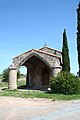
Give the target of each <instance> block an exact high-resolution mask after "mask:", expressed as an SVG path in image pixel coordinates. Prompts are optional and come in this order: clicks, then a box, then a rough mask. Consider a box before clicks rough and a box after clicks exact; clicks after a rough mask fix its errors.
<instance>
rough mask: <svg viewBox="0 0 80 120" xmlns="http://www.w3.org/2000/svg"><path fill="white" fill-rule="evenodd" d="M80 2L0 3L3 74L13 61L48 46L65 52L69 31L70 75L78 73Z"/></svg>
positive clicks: (24, 0) (1, 0) (16, 0)
mask: <svg viewBox="0 0 80 120" xmlns="http://www.w3.org/2000/svg"><path fill="white" fill-rule="evenodd" d="M78 3H79V0H0V73H2V71H3V70H4V69H5V68H7V67H8V66H9V65H10V64H11V63H12V58H14V57H15V56H17V55H19V54H21V53H23V52H26V51H27V50H30V49H32V48H35V49H38V48H41V47H43V46H44V44H45V42H46V43H47V45H48V46H49V47H52V48H55V49H58V50H62V41H63V31H64V28H65V29H66V33H67V40H68V45H69V53H70V63H71V72H72V73H74V74H76V73H77V71H78V61H77V47H76V37H77V36H76V32H77V12H76V9H77V6H78Z"/></svg>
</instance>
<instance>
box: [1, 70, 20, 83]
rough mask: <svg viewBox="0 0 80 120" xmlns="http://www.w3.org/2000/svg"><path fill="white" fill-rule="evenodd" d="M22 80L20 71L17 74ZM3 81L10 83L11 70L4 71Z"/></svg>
mask: <svg viewBox="0 0 80 120" xmlns="http://www.w3.org/2000/svg"><path fill="white" fill-rule="evenodd" d="M19 78H20V71H19V70H18V72H17V79H19ZM3 81H5V82H8V81H9V69H8V68H7V69H4V70H3Z"/></svg>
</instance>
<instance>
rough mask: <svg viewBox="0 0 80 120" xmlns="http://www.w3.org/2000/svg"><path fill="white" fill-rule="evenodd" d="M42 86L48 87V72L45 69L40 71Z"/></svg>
mask: <svg viewBox="0 0 80 120" xmlns="http://www.w3.org/2000/svg"><path fill="white" fill-rule="evenodd" d="M42 85H49V70H48V69H47V68H43V70H42Z"/></svg>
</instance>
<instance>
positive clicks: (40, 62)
mask: <svg viewBox="0 0 80 120" xmlns="http://www.w3.org/2000/svg"><path fill="white" fill-rule="evenodd" d="M21 66H25V67H27V75H28V76H27V77H26V78H27V79H26V83H27V86H30V87H32V88H33V89H47V88H48V87H49V80H50V78H51V77H52V76H56V75H57V74H58V73H59V72H60V71H61V70H62V52H61V51H59V50H55V49H53V48H50V47H48V46H47V45H45V46H44V47H43V48H40V49H38V50H36V49H32V50H29V51H27V52H25V53H22V54H20V55H19V56H17V57H15V58H13V62H12V64H11V65H10V67H9V89H12V90H13V89H17V71H18V70H19V68H20V67H21Z"/></svg>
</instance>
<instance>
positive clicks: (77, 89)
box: [50, 72, 80, 94]
mask: <svg viewBox="0 0 80 120" xmlns="http://www.w3.org/2000/svg"><path fill="white" fill-rule="evenodd" d="M50 87H51V90H52V92H53V93H61V94H78V93H80V79H79V78H78V77H76V76H75V75H73V74H71V73H69V72H61V73H59V74H58V75H57V77H52V78H51V80H50Z"/></svg>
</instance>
